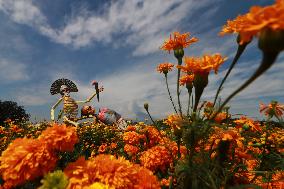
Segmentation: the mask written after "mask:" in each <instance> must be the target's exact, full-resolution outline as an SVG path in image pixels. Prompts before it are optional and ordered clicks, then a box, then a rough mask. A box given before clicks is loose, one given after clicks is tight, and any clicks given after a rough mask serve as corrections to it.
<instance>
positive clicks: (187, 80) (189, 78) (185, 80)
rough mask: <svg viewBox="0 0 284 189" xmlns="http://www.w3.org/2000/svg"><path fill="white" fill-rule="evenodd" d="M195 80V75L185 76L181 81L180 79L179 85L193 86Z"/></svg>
mask: <svg viewBox="0 0 284 189" xmlns="http://www.w3.org/2000/svg"><path fill="white" fill-rule="evenodd" d="M193 80H194V75H193V74H187V75H183V76H182V77H181V78H180V79H179V84H180V85H182V86H183V85H186V84H191V83H192V82H193Z"/></svg>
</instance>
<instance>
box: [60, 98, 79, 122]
mask: <svg viewBox="0 0 284 189" xmlns="http://www.w3.org/2000/svg"><path fill="white" fill-rule="evenodd" d="M63 100H64V101H63V103H64V104H63V111H64V115H65V116H67V117H68V118H76V117H77V115H78V104H77V103H76V101H75V100H74V99H73V98H71V97H63Z"/></svg>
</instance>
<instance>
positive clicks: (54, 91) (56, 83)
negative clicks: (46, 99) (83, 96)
mask: <svg viewBox="0 0 284 189" xmlns="http://www.w3.org/2000/svg"><path fill="white" fill-rule="evenodd" d="M62 85H66V86H67V87H68V88H69V91H70V92H78V88H77V86H76V85H75V83H73V81H71V80H69V79H64V78H62V79H57V80H56V81H54V82H53V83H52V85H51V88H50V93H51V95H55V94H57V93H60V87H61V86H62Z"/></svg>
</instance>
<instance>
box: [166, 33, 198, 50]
mask: <svg viewBox="0 0 284 189" xmlns="http://www.w3.org/2000/svg"><path fill="white" fill-rule="evenodd" d="M197 41H198V39H197V38H196V37H192V38H190V33H189V32H187V33H184V34H180V33H179V32H173V33H172V34H170V38H169V39H168V40H166V41H165V42H164V44H163V46H162V47H161V49H162V50H165V51H169V52H170V51H171V50H176V49H183V48H186V47H188V46H189V45H191V44H192V43H195V42H197Z"/></svg>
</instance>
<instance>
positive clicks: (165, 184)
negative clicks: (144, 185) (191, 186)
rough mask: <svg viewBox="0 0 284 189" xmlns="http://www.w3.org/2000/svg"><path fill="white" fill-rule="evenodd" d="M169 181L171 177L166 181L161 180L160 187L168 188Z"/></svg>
mask: <svg viewBox="0 0 284 189" xmlns="http://www.w3.org/2000/svg"><path fill="white" fill-rule="evenodd" d="M171 179H172V176H170V177H169V178H168V179H165V178H163V179H162V180H161V186H170V181H171Z"/></svg>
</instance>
